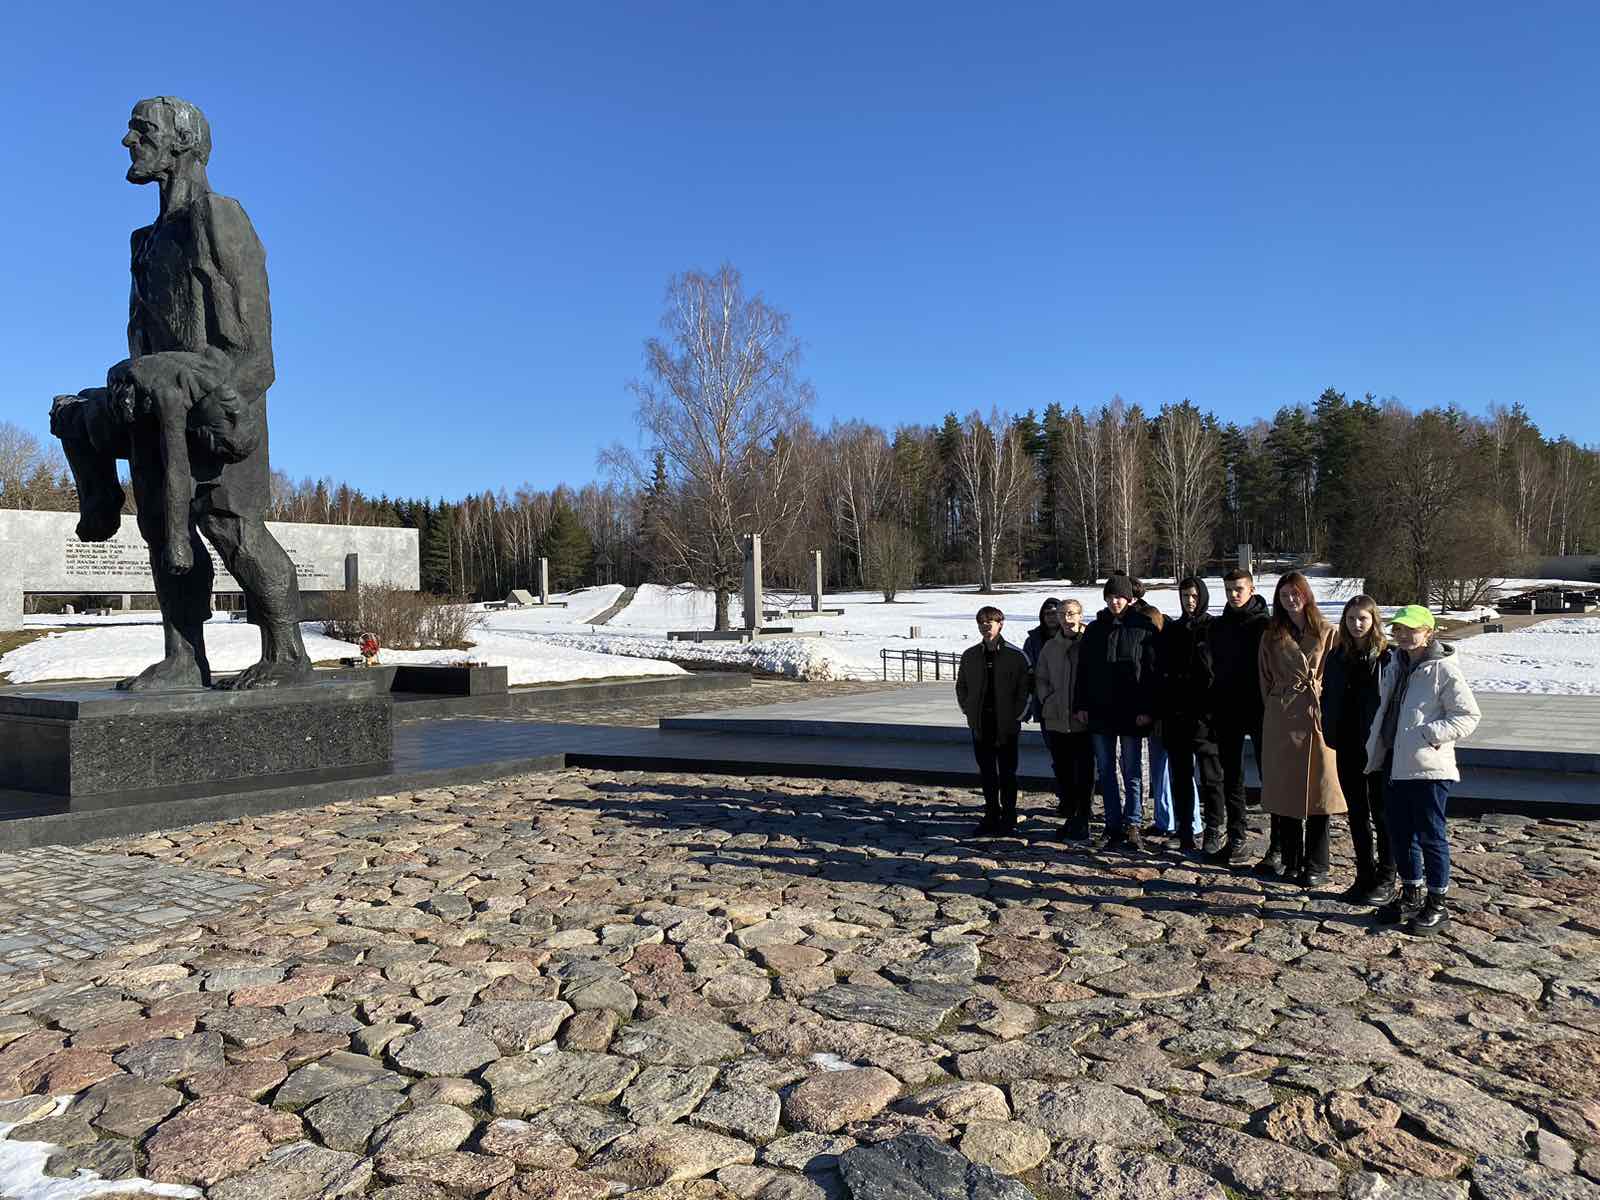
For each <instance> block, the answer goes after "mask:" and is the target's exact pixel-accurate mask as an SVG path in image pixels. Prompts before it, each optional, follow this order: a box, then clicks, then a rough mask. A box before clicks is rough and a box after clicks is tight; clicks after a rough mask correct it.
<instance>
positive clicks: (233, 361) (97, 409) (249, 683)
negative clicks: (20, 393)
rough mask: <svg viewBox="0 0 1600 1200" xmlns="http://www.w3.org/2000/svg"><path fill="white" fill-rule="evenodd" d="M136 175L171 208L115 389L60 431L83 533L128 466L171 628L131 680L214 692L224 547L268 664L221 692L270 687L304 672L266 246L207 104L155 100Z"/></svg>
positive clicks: (147, 231)
mask: <svg viewBox="0 0 1600 1200" xmlns="http://www.w3.org/2000/svg"><path fill="white" fill-rule="evenodd" d="M122 144H123V145H124V146H125V147H127V149H128V153H129V155H130V157H131V159H132V162H131V164H130V166H129V167H128V176H127V177H128V180H129V182H131V183H141V184H142V183H155V184H157V185H159V188H160V193H161V209H160V212H159V213H158V215H157V217H156V220H155V222H154V223H153V224H151V225H148V226H146V227H144V228H143V229H139V230H135V231H134V234H133V246H132V259H133V262H132V271H133V289H132V294H131V297H130V299H129V304H128V357H127V358H126V359H124V360H123V361H122V362H119V363H117V364H116V365H115V366H113V367H112V368H111V369H110V370H109V371H108V372H106V386H105V387H103V388H87V389H85V390H83V391H81V392H78V393H76V394H73V395H65V396H57V397H56V398H55V403H54V406H53V408H52V410H51V416H50V425H51V430H52V432H54V433H55V434H56V436H57V437H59V438H60V439H61V443H62V447H63V449H64V451H65V453H66V456H67V461H68V463H69V464H70V466H71V468H72V472H73V476H74V478H75V479H76V481H77V485H78V497H79V513H80V519H79V521H78V537H79V538H80V539H81V540H83V541H90V542H92V541H104V540H105V539H107V538H109V537H111V536H112V535H113V534H115V533H116V530H117V527H118V524H119V522H120V520H121V511H122V502H123V493H122V488H121V485H120V484H119V483H118V479H117V466H116V460H117V459H119V458H125V459H127V460H128V463H129V474H130V476H131V478H132V481H133V494H134V503H135V507H136V508H137V510H138V521H139V532H140V533H141V534H142V535H143V536H144V539H145V541H146V543H148V545H149V547H150V565H151V570H152V573H153V575H154V577H155V585H156V595H157V599H158V600H159V601H160V605H161V619H162V625H163V627H164V632H165V637H166V651H165V657H163V658H162V660H161V661H160V662H158V663H155V664H154V665H152V666H151V667H149V668H147V669H146V670H145V671H144V672H143V673H141V674H139V675H137V676H135V677H133V678H132V679H128V680H124V681H123V682H122V683H121V684H120V685H119V686H121V687H124V688H130V689H134V690H161V689H172V688H191V687H201V686H205V687H209V686H210V685H211V667H210V664H209V663H208V661H207V659H206V650H205V622H206V618H207V617H209V616H210V596H211V585H212V581H213V572H212V567H211V556H210V555H209V554H207V553H206V550H205V547H204V546H203V545H202V544H201V542H200V540H199V538H200V535H201V534H204V535H205V537H206V539H207V540H208V541H210V542H211V544H212V545H213V546H215V547H216V550H217V554H218V555H219V556H220V557H221V559H222V561H223V563H224V564H226V566H227V568H228V571H229V572H230V573H231V574H232V575H233V577H234V578H235V579H237V580H238V581H239V585H240V587H241V588H242V589H243V591H244V594H245V604H246V609H247V611H248V615H249V619H250V621H251V622H252V623H253V624H255V625H256V626H258V627H259V628H260V630H261V660H260V661H259V662H257V663H256V664H255V665H253V666H251V667H249V668H248V669H246V670H245V671H244V672H242V673H241V674H240V675H239V676H237V677H236V678H235V679H232V680H229V681H227V683H226V684H224V685H223V686H231V687H236V688H252V687H271V686H275V685H278V684H287V683H295V682H298V681H301V680H303V679H305V678H306V677H307V676H308V675H309V674H310V670H311V663H310V659H309V658H308V657H307V655H306V650H305V645H304V643H303V642H302V641H301V638H300V626H299V619H300V592H299V587H298V585H297V584H296V581H295V572H294V564H293V563H291V562H290V561H289V556H288V555H287V554H285V553H284V551H283V548H282V547H281V546H279V545H278V543H277V542H276V541H275V540H274V539H273V537H272V535H271V534H270V533H268V532H267V527H266V525H265V523H264V520H263V518H264V516H265V513H266V507H267V501H268V496H269V484H270V476H271V472H270V469H269V467H268V464H267V399H266V397H267V389H268V388H269V387H270V386H271V385H272V380H273V365H272V310H271V305H270V303H269V300H268V296H267V264H266V254H265V252H264V251H263V250H262V247H261V242H260V240H259V239H258V238H257V237H256V231H255V229H254V227H253V226H252V225H251V224H250V218H249V217H247V216H246V215H245V212H244V209H242V208H241V207H240V206H239V204H238V203H237V202H236V201H234V200H231V199H229V198H228V197H226V196H219V195H217V194H216V193H215V192H213V191H212V190H211V188H210V184H209V183H208V181H207V178H206V163H207V161H208V160H209V159H210V157H211V131H210V127H209V126H208V124H207V123H206V119H205V117H204V116H203V115H202V114H201V112H200V110H199V109H198V108H196V107H195V106H194V105H192V104H190V103H188V102H187V101H184V100H179V99H177V98H176V97H172V96H157V97H155V98H154V99H150V100H141V101H140V102H139V103H138V104H136V105H135V106H134V109H133V114H132V116H130V117H129V118H128V132H127V134H126V135H125V136H124V137H123V139H122Z"/></svg>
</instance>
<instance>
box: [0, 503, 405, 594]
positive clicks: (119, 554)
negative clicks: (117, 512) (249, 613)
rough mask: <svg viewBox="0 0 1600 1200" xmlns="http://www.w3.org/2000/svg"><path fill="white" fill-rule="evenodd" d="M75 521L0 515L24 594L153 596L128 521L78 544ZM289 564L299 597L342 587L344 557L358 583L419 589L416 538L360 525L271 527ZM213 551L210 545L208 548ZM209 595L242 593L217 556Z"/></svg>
mask: <svg viewBox="0 0 1600 1200" xmlns="http://www.w3.org/2000/svg"><path fill="white" fill-rule="evenodd" d="M77 520H78V517H77V514H76V513H70V512H36V511H32V510H15V509H5V510H0V542H4V543H6V547H7V558H8V561H10V562H11V563H14V564H16V567H15V568H14V569H18V568H19V569H20V571H21V576H22V589H23V590H24V591H28V592H69V593H72V592H81V593H91V594H93V593H109V594H117V593H125V592H152V591H154V590H155V578H154V576H153V575H152V574H151V573H150V550H149V547H147V546H146V545H145V543H144V539H143V538H141V537H140V536H139V530H138V528H137V527H136V526H135V524H134V521H133V518H132V517H125V518H124V519H123V521H122V525H121V527H120V528H119V529H118V531H117V533H116V535H115V536H114V537H113V538H111V540H109V541H105V542H80V541H78V538H77V534H76V533H75V532H74V529H75V526H76V524H77ZM267 528H268V529H269V530H271V531H272V535H273V536H274V537H275V538H277V540H278V542H279V544H280V545H282V546H283V548H284V552H285V553H287V554H288V556H289V561H290V562H291V563H293V564H294V571H295V577H296V579H297V581H298V583H299V586H300V590H301V591H308V592H335V591H342V590H344V587H345V581H346V577H345V560H346V556H347V555H350V554H356V555H359V556H360V561H361V578H362V580H363V582H366V583H373V584H379V585H382V586H385V587H393V588H399V589H402V590H404V591H413V592H414V591H417V590H419V589H420V587H421V579H420V571H419V558H418V541H417V531H416V530H415V529H393V528H382V527H376V526H365V525H309V524H307V525H301V524H295V523H292V522H286V521H268V522H267ZM206 548H207V549H208V550H210V549H211V547H210V546H209V544H208V545H207V547H206ZM211 561H212V566H213V568H214V570H215V571H216V582H215V584H214V590H216V591H219V592H236V591H241V590H242V589H241V588H240V587H239V584H238V582H237V581H236V580H235V579H234V578H233V577H232V576H231V575H229V574H228V572H227V570H226V569H225V568H224V567H223V565H222V561H221V559H220V558H218V556H217V554H216V552H215V551H214V550H212V551H211Z"/></svg>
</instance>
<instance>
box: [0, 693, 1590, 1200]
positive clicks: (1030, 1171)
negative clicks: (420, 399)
mask: <svg viewBox="0 0 1600 1200" xmlns="http://www.w3.org/2000/svg"><path fill="white" fill-rule="evenodd" d="M425 724H434V723H425ZM973 807H974V806H973V803H972V800H971V798H970V794H969V793H967V792H965V791H962V790H952V789H942V788H931V787H916V786H907V785H905V784H899V783H881V784H862V783H838V782H826V781H822V780H815V779H796V778H773V777H753V778H749V779H742V780H732V781H730V780H728V779H726V778H710V777H706V776H700V775H665V776H641V775H638V774H635V773H622V774H618V773H611V772H605V771H587V770H568V771H564V772H559V773H553V774H545V775H536V776H525V777H520V778H511V779H506V780H503V781H500V782H498V783H495V784H490V785H479V786H470V787H456V788H448V789H435V790H432V791H423V792H414V793H406V794H402V795H396V796H388V797H379V798H375V799H371V800H365V801H355V802H349V803H343V804H337V805H331V806H327V807H324V808H320V809H316V810H309V811H299V812H293V813H280V814H274V815H270V816H264V817H257V818H249V819H243V820H237V821H232V822H227V823H222V824H217V825H211V826H196V827H193V828H188V829H182V830H174V831H169V832H166V833H162V834H151V835H148V836H144V837H139V838H133V839H127V840H124V841H120V842H112V843H102V844H99V845H97V846H95V847H94V848H93V849H92V850H91V851H89V852H87V853H84V854H76V855H71V856H70V857H69V859H60V858H56V857H52V856H53V855H58V854H60V853H61V852H58V851H27V852H23V853H20V854H17V855H12V856H9V857H8V862H7V869H8V870H10V871H19V870H22V871H26V870H28V869H30V867H29V864H30V863H31V864H33V866H32V869H33V870H34V871H35V872H36V874H37V873H40V872H62V871H70V872H71V873H73V874H74V875H76V876H78V877H79V878H81V880H82V882H83V884H84V885H85V886H86V887H88V888H90V889H94V888H95V887H97V886H99V887H104V888H109V889H120V890H121V891H122V893H123V896H124V899H129V900H131V899H135V898H136V897H143V899H142V901H140V903H142V904H144V905H145V906H147V907H149V908H151V909H154V910H156V911H159V910H160V909H161V908H163V907H169V906H171V903H172V896H173V894H174V887H173V882H174V881H175V880H187V881H190V882H191V893H194V894H204V895H206V896H207V897H208V902H209V901H210V900H212V899H215V898H216V897H217V895H218V890H217V889H218V888H220V887H224V886H232V887H238V888H254V889H258V890H257V891H255V892H253V893H252V894H250V895H246V896H243V897H242V898H241V899H240V900H239V901H238V902H237V904H236V906H234V907H231V908H230V909H228V910H227V911H222V910H220V909H218V910H213V911H210V912H204V913H195V914H194V915H192V916H191V917H190V918H189V919H188V920H185V921H183V922H182V923H178V924H170V925H169V924H160V923H157V924H155V926H154V927H153V928H151V929H149V930H148V931H147V932H144V933H143V934H135V933H132V932H130V929H129V926H128V925H127V923H126V922H125V921H122V922H120V923H118V924H117V925H116V926H115V927H114V929H112V930H108V933H111V932H114V933H115V934H116V937H115V939H114V941H113V944H111V945H110V946H109V947H108V948H106V949H104V950H102V951H100V952H98V953H97V954H95V956H94V957H91V958H81V959H76V960H74V959H73V956H72V955H71V954H65V953H64V954H63V955H61V957H59V958H57V959H56V960H55V961H54V962H53V963H52V964H50V965H48V966H45V967H43V968H42V969H36V970H26V971H15V972H13V973H12V974H10V975H9V976H5V977H0V1134H6V1133H8V1134H9V1141H0V1173H4V1171H5V1169H6V1168H5V1165H4V1164H6V1163H7V1162H12V1161H15V1162H22V1161H23V1160H24V1159H26V1161H27V1162H28V1163H29V1164H31V1166H30V1167H29V1168H28V1169H29V1170H32V1171H37V1170H38V1169H39V1168H40V1167H41V1166H42V1167H43V1169H44V1170H46V1171H49V1172H51V1173H52V1174H54V1175H56V1176H70V1175H71V1174H72V1173H73V1172H74V1171H75V1170H77V1169H79V1168H82V1167H88V1168H92V1169H93V1170H95V1171H97V1172H99V1173H101V1174H102V1175H107V1176H111V1177H134V1176H138V1177H143V1178H147V1179H154V1180H159V1181H162V1182H166V1183H175V1184H192V1185H195V1186H196V1187H204V1188H205V1189H207V1194H208V1195H209V1196H210V1197H214V1198H216V1200H255V1198H262V1200H265V1198H269V1197H312V1196H329V1197H332V1196H343V1195H357V1194H360V1193H363V1192H367V1193H370V1194H372V1195H375V1196H381V1197H383V1198H384V1200H447V1198H454V1200H470V1198H475V1197H478V1196H487V1197H489V1198H490V1200H532V1198H533V1197H543V1198H546V1200H567V1198H583V1200H602V1198H603V1197H605V1196H607V1195H608V1194H609V1193H610V1192H611V1191H612V1190H613V1189H614V1187H615V1185H618V1184H620V1185H624V1186H625V1187H629V1188H635V1189H638V1190H635V1191H633V1192H632V1193H631V1196H632V1197H634V1198H635V1200H775V1198H784V1200H788V1198H792V1200H827V1198H828V1197H839V1198H841V1200H866V1198H867V1197H873V1198H874V1200H878V1198H880V1197H882V1196H885V1195H890V1194H894V1195H905V1196H929V1197H934V1196H937V1197H946V1196H960V1197H962V1198H963V1200H1025V1198H1026V1197H1028V1196H1030V1195H1031V1196H1035V1197H1039V1198H1040V1200H1045V1198H1047V1197H1048V1198H1050V1200H1055V1198H1068V1197H1095V1198H1097V1200H1098V1198H1103V1197H1123V1198H1131V1197H1146V1198H1151V1200H1226V1198H1229V1197H1231V1198H1233V1200H1238V1198H1240V1197H1251V1198H1256V1197H1298V1196H1319V1197H1341V1198H1356V1197H1412V1198H1414V1200H1420V1198H1426V1200H1444V1198H1448V1200H1467V1198H1468V1196H1469V1188H1470V1194H1471V1196H1473V1197H1480V1198H1481V1197H1490V1198H1507V1197H1513V1196H1528V1197H1531V1196H1549V1197H1565V1198H1569V1200H1583V1198H1589V1200H1593V1197H1595V1196H1597V1195H1600V1183H1597V1182H1596V1181H1597V1180H1600V826H1596V825H1594V824H1589V823H1578V822H1565V821H1552V820H1545V821H1535V820H1531V819H1527V818H1519V817H1497V818H1490V819H1486V820H1482V821H1455V822H1452V828H1451V835H1452V842H1453V846H1454V851H1455V855H1456V888H1455V892H1454V897H1453V903H1454V906H1455V913H1456V918H1455V921H1454V923H1453V924H1452V925H1451V926H1450V927H1448V929H1447V931H1446V932H1445V933H1444V934H1443V935H1442V936H1436V937H1434V938H1431V939H1415V938H1410V937H1407V936H1405V935H1403V934H1400V933H1396V932H1393V931H1390V930H1384V929H1379V928H1375V927H1374V926H1373V925H1372V923H1371V920H1370V918H1369V916H1368V915H1367V914H1366V913H1365V912H1363V911H1361V910H1357V909H1352V908H1350V907H1347V906H1345V905H1343V904H1341V903H1339V902H1338V901H1337V900H1335V899H1334V898H1333V897H1332V896H1331V895H1329V894H1315V895H1306V894H1305V893H1303V892H1301V891H1299V890H1297V889H1295V888H1293V887H1291V886H1286V885H1280V884H1277V883H1273V882H1263V881H1261V880H1258V879H1255V878H1253V877H1250V876H1248V875H1239V874H1232V873H1228V872H1225V871H1221V870H1218V869H1216V868H1213V867H1210V866H1207V865H1203V864H1200V863H1198V862H1195V861H1193V860H1189V859H1184V858H1181V857H1179V856H1177V855H1175V854H1171V853H1161V852H1156V853H1151V854H1148V855H1142V856H1138V857H1131V856H1121V855H1111V856H1098V855H1094V854H1089V853H1083V852H1078V851H1071V850H1067V849H1065V848H1063V847H1062V846H1060V845H1059V844H1056V843H1053V842H1048V841H1043V842H1029V841H1026V840H1023V839H1020V838H1010V839H1000V840H995V841H989V842H971V841H967V840H964V834H965V832H966V830H968V829H969V828H970V825H971V822H972V820H973V817H974V811H973ZM1025 817H1026V818H1027V822H1026V825H1025V829H1026V828H1028V827H1032V828H1039V827H1040V826H1043V827H1044V828H1045V829H1049V828H1052V827H1053V825H1054V821H1053V820H1050V819H1049V818H1048V814H1047V813H1046V812H1044V811H1042V810H1041V808H1040V807H1039V806H1038V804H1037V802H1036V801H1035V800H1034V799H1033V798H1030V799H1029V800H1028V802H1027V804H1026V805H1025ZM1336 857H1337V859H1338V860H1339V865H1340V866H1341V867H1343V866H1345V865H1346V860H1345V856H1344V852H1343V846H1342V845H1340V846H1339V847H1337V849H1336ZM135 863H136V864H140V866H141V868H142V869H136V868H134V867H133V866H132V865H131V864H135ZM202 880H203V881H205V882H204V883H201V882H199V881H202ZM22 882H24V883H26V880H23V881H22ZM1339 882H1340V883H1342V882H1343V880H1342V879H1340V880H1339ZM7 895H8V897H9V901H8V902H10V903H12V904H13V908H12V910H11V911H12V912H13V913H20V914H24V915H26V914H27V913H28V912H30V911H32V910H33V909H48V908H50V907H52V906H53V904H54V903H55V902H56V897H41V898H39V899H38V900H37V902H35V903H34V904H32V905H30V903H29V902H28V899H27V897H28V896H29V895H31V893H28V892H26V891H24V892H23V893H22V894H21V897H20V898H18V897H13V896H12V895H11V893H10V891H8V893H7ZM80 899H81V896H80ZM106 899H107V897H105V896H104V895H102V896H101V900H102V902H104V901H105V900H106ZM137 907H138V905H137V904H135V905H134V906H133V908H135V909H137ZM13 1097H20V1098H21V1099H17V1100H13V1099H12V1098H13ZM50 1097H61V1098H63V1099H61V1100H59V1101H53V1100H51V1099H50ZM22 1142H28V1143H32V1144H33V1150H34V1152H33V1153H31V1155H30V1154H28V1153H26V1152H25V1151H24V1148H23V1147H21V1145H20V1143H22ZM38 1143H48V1144H50V1145H52V1146H53V1147H55V1148H54V1149H48V1148H45V1147H41V1146H39V1145H38ZM7 1156H9V1157H7ZM19 1169H20V1168H19ZM8 1178H9V1179H10V1180H11V1182H12V1183H13V1184H14V1185H16V1186H18V1187H27V1186H29V1184H28V1179H27V1177H26V1175H25V1174H24V1175H20V1176H19V1175H11V1176H8ZM696 1180H698V1181H699V1182H693V1181H696ZM672 1181H676V1182H672ZM956 1181H959V1182H956ZM894 1188H899V1189H902V1190H899V1191H895V1190H893V1189H894ZM918 1189H920V1190H918Z"/></svg>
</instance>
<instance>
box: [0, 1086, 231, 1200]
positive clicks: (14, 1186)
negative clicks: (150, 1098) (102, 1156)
mask: <svg viewBox="0 0 1600 1200" xmlns="http://www.w3.org/2000/svg"><path fill="white" fill-rule="evenodd" d="M71 1100H72V1097H71V1096H57V1097H55V1108H54V1109H53V1110H52V1111H51V1112H50V1114H49V1115H50V1116H52V1117H56V1116H60V1115H61V1114H62V1113H63V1112H65V1111H66V1110H67V1105H68V1104H69V1103H70V1102H71ZM19 1124H21V1122H19V1121H0V1196H9V1197H13V1198H14V1200H92V1198H93V1197H98V1196H122V1197H124V1198H128V1197H138V1196H172V1197H194V1198H195V1200H198V1198H199V1196H200V1194H201V1193H200V1189H199V1188H197V1187H189V1186H188V1185H187V1184H182V1183H152V1182H151V1181H150V1180H148V1179H140V1178H133V1179H104V1178H102V1177H101V1176H100V1175H98V1174H97V1173H96V1172H94V1171H90V1170H88V1169H86V1168H80V1169H79V1170H78V1172H77V1174H76V1175H75V1176H74V1177H73V1178H71V1179H57V1178H55V1177H54V1176H51V1175H46V1174H45V1173H44V1166H45V1163H46V1162H48V1161H49V1159H50V1156H51V1155H52V1154H54V1153H55V1152H56V1151H57V1150H59V1149H61V1147H60V1146H57V1145H55V1144H53V1143H51V1142H31V1141H11V1140H10V1139H9V1138H7V1136H6V1135H8V1134H9V1133H10V1132H11V1131H12V1130H13V1129H15V1128H16V1127H17V1126H18V1125H19Z"/></svg>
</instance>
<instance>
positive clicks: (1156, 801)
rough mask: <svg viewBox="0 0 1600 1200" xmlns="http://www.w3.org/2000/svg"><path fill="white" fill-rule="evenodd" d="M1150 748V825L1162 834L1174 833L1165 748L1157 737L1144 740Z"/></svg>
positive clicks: (1175, 830)
mask: <svg viewBox="0 0 1600 1200" xmlns="http://www.w3.org/2000/svg"><path fill="white" fill-rule="evenodd" d="M1144 740H1145V742H1146V743H1147V744H1148V745H1149V747H1150V808H1151V816H1150V821H1151V823H1152V824H1153V825H1154V826H1155V827H1156V828H1157V829H1159V830H1160V831H1161V832H1162V833H1176V832H1177V827H1176V826H1175V825H1174V824H1173V823H1172V788H1171V785H1170V783H1169V782H1168V779H1167V747H1166V744H1165V743H1164V742H1163V741H1162V740H1161V739H1160V738H1158V737H1150V738H1145V739H1144Z"/></svg>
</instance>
